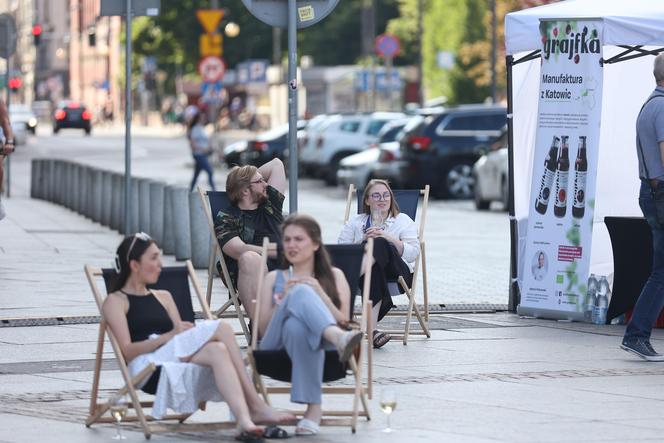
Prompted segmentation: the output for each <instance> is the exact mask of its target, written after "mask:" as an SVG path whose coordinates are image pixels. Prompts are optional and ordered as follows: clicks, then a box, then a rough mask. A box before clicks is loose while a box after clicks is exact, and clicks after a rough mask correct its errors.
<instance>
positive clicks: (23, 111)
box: [9, 103, 37, 135]
mask: <svg viewBox="0 0 664 443" xmlns="http://www.w3.org/2000/svg"><path fill="white" fill-rule="evenodd" d="M9 122H10V123H11V125H12V129H14V130H16V129H18V128H23V129H25V130H26V131H28V132H31V133H32V134H33V135H34V134H35V133H36V132H37V117H36V116H35V113H34V112H32V109H30V106H28V105H24V104H20V103H16V104H13V103H10V105H9Z"/></svg>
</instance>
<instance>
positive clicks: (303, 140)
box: [297, 114, 336, 177]
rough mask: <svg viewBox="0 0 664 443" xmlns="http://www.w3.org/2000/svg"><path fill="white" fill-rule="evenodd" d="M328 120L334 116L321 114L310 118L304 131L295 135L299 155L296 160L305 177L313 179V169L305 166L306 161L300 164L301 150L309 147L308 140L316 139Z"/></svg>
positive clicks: (334, 116)
mask: <svg viewBox="0 0 664 443" xmlns="http://www.w3.org/2000/svg"><path fill="white" fill-rule="evenodd" d="M330 118H336V115H334V114H321V115H317V116H315V117H313V118H311V119H310V120H308V121H307V125H306V126H305V127H304V129H303V130H301V131H300V132H299V133H298V135H297V147H298V155H299V157H298V158H299V159H300V170H301V171H302V175H303V176H305V177H307V176H308V177H313V176H314V173H315V171H314V170H313V168H309V166H308V165H307V164H306V161H305V162H302V150H306V149H308V148H307V146H308V145H309V142H310V140H312V139H316V138H317V137H318V133H319V132H320V131H321V130H322V128H324V127H325V121H326V120H328V119H330ZM305 157H306V153H305Z"/></svg>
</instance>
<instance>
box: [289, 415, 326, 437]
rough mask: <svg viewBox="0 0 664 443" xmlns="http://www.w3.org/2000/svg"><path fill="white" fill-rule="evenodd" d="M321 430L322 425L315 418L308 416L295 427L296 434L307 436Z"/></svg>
mask: <svg viewBox="0 0 664 443" xmlns="http://www.w3.org/2000/svg"><path fill="white" fill-rule="evenodd" d="M319 431H320V425H319V424H318V423H316V422H315V421H313V420H309V419H308V418H303V419H302V420H300V421H298V422H297V427H296V428H295V435H297V436H300V437H302V436H307V435H316V434H318V432H319Z"/></svg>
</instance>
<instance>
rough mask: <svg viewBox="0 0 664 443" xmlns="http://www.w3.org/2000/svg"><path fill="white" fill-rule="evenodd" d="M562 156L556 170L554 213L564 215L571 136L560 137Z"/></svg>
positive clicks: (557, 215) (559, 215) (558, 215)
mask: <svg viewBox="0 0 664 443" xmlns="http://www.w3.org/2000/svg"><path fill="white" fill-rule="evenodd" d="M560 139H561V142H560V156H559V157H558V169H557V171H556V199H555V201H554V203H553V215H555V216H556V217H564V216H565V213H566V212H567V180H568V178H569V143H568V140H569V137H568V136H566V135H563V136H562V137H560Z"/></svg>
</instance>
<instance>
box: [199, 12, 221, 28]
mask: <svg viewBox="0 0 664 443" xmlns="http://www.w3.org/2000/svg"><path fill="white" fill-rule="evenodd" d="M196 17H197V18H198V21H199V22H200V23H201V26H203V29H205V32H207V33H208V34H211V33H213V32H214V31H215V30H216V29H217V26H218V25H219V22H220V21H221V19H222V18H223V17H224V10H223V9H199V10H197V11H196Z"/></svg>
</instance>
